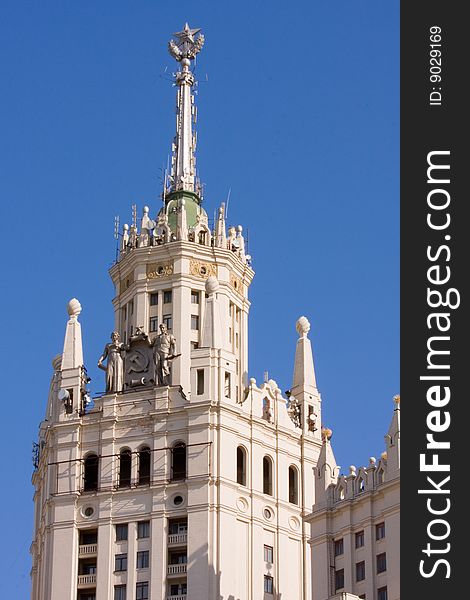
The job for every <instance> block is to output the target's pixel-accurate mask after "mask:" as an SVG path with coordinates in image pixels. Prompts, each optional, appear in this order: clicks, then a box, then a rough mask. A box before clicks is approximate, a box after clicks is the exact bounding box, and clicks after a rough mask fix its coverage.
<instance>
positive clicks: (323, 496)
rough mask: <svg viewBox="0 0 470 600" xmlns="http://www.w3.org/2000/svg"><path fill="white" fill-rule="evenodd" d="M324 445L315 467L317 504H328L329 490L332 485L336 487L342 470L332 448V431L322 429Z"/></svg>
mask: <svg viewBox="0 0 470 600" xmlns="http://www.w3.org/2000/svg"><path fill="white" fill-rule="evenodd" d="M322 439H323V445H322V448H321V451H320V455H319V457H318V463H317V466H316V467H315V469H314V470H315V504H316V505H317V506H318V505H323V504H325V503H326V502H327V497H328V495H327V490H328V488H329V487H330V485H336V482H337V481H338V475H339V470H340V468H339V467H338V465H337V464H336V459H335V455H334V453H333V448H332V447H331V443H330V439H331V429H327V428H323V429H322Z"/></svg>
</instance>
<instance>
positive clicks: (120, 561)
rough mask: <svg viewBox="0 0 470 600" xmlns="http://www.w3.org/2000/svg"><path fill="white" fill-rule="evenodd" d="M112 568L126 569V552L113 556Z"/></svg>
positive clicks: (117, 569)
mask: <svg viewBox="0 0 470 600" xmlns="http://www.w3.org/2000/svg"><path fill="white" fill-rule="evenodd" d="M114 570H115V571H127V554H116V556H115V557H114Z"/></svg>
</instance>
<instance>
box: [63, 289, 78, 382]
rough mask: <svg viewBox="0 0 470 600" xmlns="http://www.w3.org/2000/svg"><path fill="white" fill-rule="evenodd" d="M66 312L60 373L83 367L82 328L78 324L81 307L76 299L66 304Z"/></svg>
mask: <svg viewBox="0 0 470 600" xmlns="http://www.w3.org/2000/svg"><path fill="white" fill-rule="evenodd" d="M67 312H68V314H69V317H70V318H69V320H68V322H67V328H66V330H65V340H64V351H63V352H62V364H61V371H64V370H65V369H75V368H77V367H83V348H82V328H81V325H80V323H79V322H78V315H79V314H80V313H81V312H82V306H81V304H80V302H79V301H78V300H77V299H76V298H72V300H70V302H69V303H68V304H67Z"/></svg>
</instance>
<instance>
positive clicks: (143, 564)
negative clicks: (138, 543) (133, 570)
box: [137, 550, 149, 569]
mask: <svg viewBox="0 0 470 600" xmlns="http://www.w3.org/2000/svg"><path fill="white" fill-rule="evenodd" d="M148 567H149V551H148V550H143V551H142V552H137V568H138V569H148Z"/></svg>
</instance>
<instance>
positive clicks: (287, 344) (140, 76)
mask: <svg viewBox="0 0 470 600" xmlns="http://www.w3.org/2000/svg"><path fill="white" fill-rule="evenodd" d="M186 20H187V21H189V23H190V25H191V26H192V27H202V28H203V31H204V34H205V36H206V45H205V47H204V49H203V51H202V53H201V54H200V55H199V60H198V65H197V71H196V73H197V76H198V78H199V80H200V84H199V86H198V96H197V100H196V101H197V104H198V111H199V120H198V152H197V160H198V169H199V173H200V176H201V179H202V181H203V182H204V183H205V208H206V210H207V211H208V213H209V215H211V214H212V213H213V210H214V209H215V208H216V206H218V205H219V204H220V202H221V201H223V200H224V199H225V198H226V196H227V194H228V190H229V189H231V196H230V206H229V219H228V220H229V221H230V223H231V224H239V223H240V224H242V225H243V226H244V229H245V232H247V233H248V236H249V251H250V254H252V256H253V267H254V269H255V271H256V277H255V281H254V283H253V285H252V288H251V295H250V299H251V301H252V309H251V317H250V346H249V350H250V376H254V377H256V378H257V379H258V380H262V378H263V372H264V371H265V370H268V371H269V376H270V377H271V378H273V379H276V381H277V382H278V383H279V385H280V387H281V389H283V390H284V389H288V388H289V386H290V384H291V378H292V369H293V360H294V349H295V343H296V339H297V334H296V332H295V321H296V319H297V318H298V317H299V316H300V315H302V314H305V315H306V316H307V317H308V318H309V320H310V321H311V324H312V329H311V335H310V337H311V339H312V343H313V348H314V355H315V364H316V372H317V381H318V385H319V388H320V391H321V392H322V397H323V416H324V422H325V423H326V424H328V426H330V427H331V428H332V429H333V431H334V433H333V440H332V441H333V446H334V450H335V453H336V457H337V460H338V463H339V464H340V465H342V467H343V469H345V470H347V468H348V466H349V465H350V464H356V465H359V464H365V463H367V461H368V457H369V456H371V455H375V456H379V455H380V452H381V451H382V450H383V435H384V434H385V432H386V430H387V427H388V424H389V420H390V418H391V414H392V409H393V403H392V396H393V395H394V394H395V393H398V392H399V372H398V367H399V287H398V285H399V271H398V267H399V230H398V219H399V154H398V145H399V71H398V66H399V30H398V23H399V9H398V2H377V0H360V1H358V2H351V1H350V0H337V1H336V2H330V1H327V0H322V1H319V0H308V1H307V0H298V1H296V2H291V3H287V2H278V1H271V2H270V3H269V4H264V3H263V4H262V3H254V2H246V1H244V0H238V1H237V2H236V3H235V2H232V3H222V2H218V3H216V2H207V1H206V2H205V1H199V2H197V3H196V2H187V1H185V0H181V1H180V2H178V3H173V2H167V3H164V2H157V1H149V0H147V1H136V2H130V1H127V2H123V1H119V0H114V1H113V2H111V1H108V0H102V1H100V2H96V1H91V0H89V1H87V0H82V1H80V2H73V1H70V0H67V1H64V0H63V1H53V0H49V1H45V2H26V1H24V0H16V1H13V0H4V1H3V2H2V19H1V21H0V53H1V57H2V60H1V61H0V80H1V81H2V88H3V90H2V94H1V96H0V132H1V133H0V198H1V201H2V221H1V222H2V242H3V244H2V246H3V261H2V275H3V277H2V279H3V284H4V286H3V290H4V291H3V294H2V297H1V303H2V305H1V313H0V314H1V315H2V317H3V319H2V320H3V327H2V329H3V340H4V341H3V344H2V349H1V356H0V359H1V362H0V364H1V365H2V372H3V377H2V382H3V386H2V388H3V389H2V392H3V393H2V396H3V397H2V412H3V414H2V416H3V419H2V422H3V431H2V436H1V438H2V439H1V444H2V453H3V456H9V457H10V459H9V464H10V471H9V473H8V474H7V475H6V478H5V480H4V486H3V494H2V498H1V503H2V515H3V517H4V524H3V533H4V535H3V540H4V542H5V541H8V543H7V544H6V543H3V544H2V546H1V550H0V552H1V553H2V565H3V573H4V575H3V577H2V579H1V580H0V592H2V597H3V596H4V597H9V596H11V597H13V593H14V594H15V597H16V598H27V597H28V596H29V569H30V560H29V554H28V548H29V544H30V541H31V531H32V518H33V505H32V502H31V497H32V486H31V483H30V475H31V471H32V465H31V459H30V455H31V453H30V448H31V443H32V441H33V440H35V439H36V436H37V427H38V424H39V422H40V420H41V419H42V418H43V415H44V410H45V403H46V399H47V392H48V386H49V380H50V376H51V373H52V368H51V358H52V356H53V355H55V354H56V353H57V352H60V351H61V350H62V344H63V336H64V331H65V323H66V320H67V316H66V310H65V305H66V302H67V301H68V300H69V299H70V298H72V297H74V296H75V297H77V298H79V300H80V302H81V303H82V306H83V312H82V315H81V322H82V328H83V336H84V350H85V361H86V363H87V366H88V368H89V371H90V374H91V376H92V378H93V381H92V384H91V388H92V390H95V391H97V390H101V389H102V388H103V384H102V380H101V378H102V373H101V372H100V371H98V369H96V368H95V364H96V360H97V358H98V356H99V355H100V353H101V350H102V348H103V345H104V343H105V342H106V341H107V338H108V336H109V332H110V331H111V330H112V328H113V309H112V305H111V299H112V297H113V288H112V285H111V281H110V278H109V276H108V274H107V269H108V268H109V266H110V265H111V263H112V261H113V259H114V252H115V241H114V239H113V227H114V216H115V215H120V217H121V223H123V222H125V221H129V220H130V206H131V205H132V204H133V203H136V204H137V205H138V206H139V208H140V207H142V206H143V205H145V204H148V205H149V206H150V207H151V211H152V212H153V213H155V212H156V211H157V210H158V209H159V207H160V199H159V194H160V190H161V185H160V181H159V178H160V169H161V167H162V166H164V165H165V164H166V160H167V155H168V153H169V151H170V144H171V139H172V137H173V135H174V101H175V100H174V95H175V90H174V88H173V87H172V85H171V81H170V73H171V71H172V70H173V69H174V64H173V61H172V59H171V57H170V56H169V55H168V53H167V48H166V44H167V41H168V39H169V38H170V37H171V34H172V33H173V32H174V31H179V30H180V29H181V27H182V26H183V24H184V22H185V21H186Z"/></svg>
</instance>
